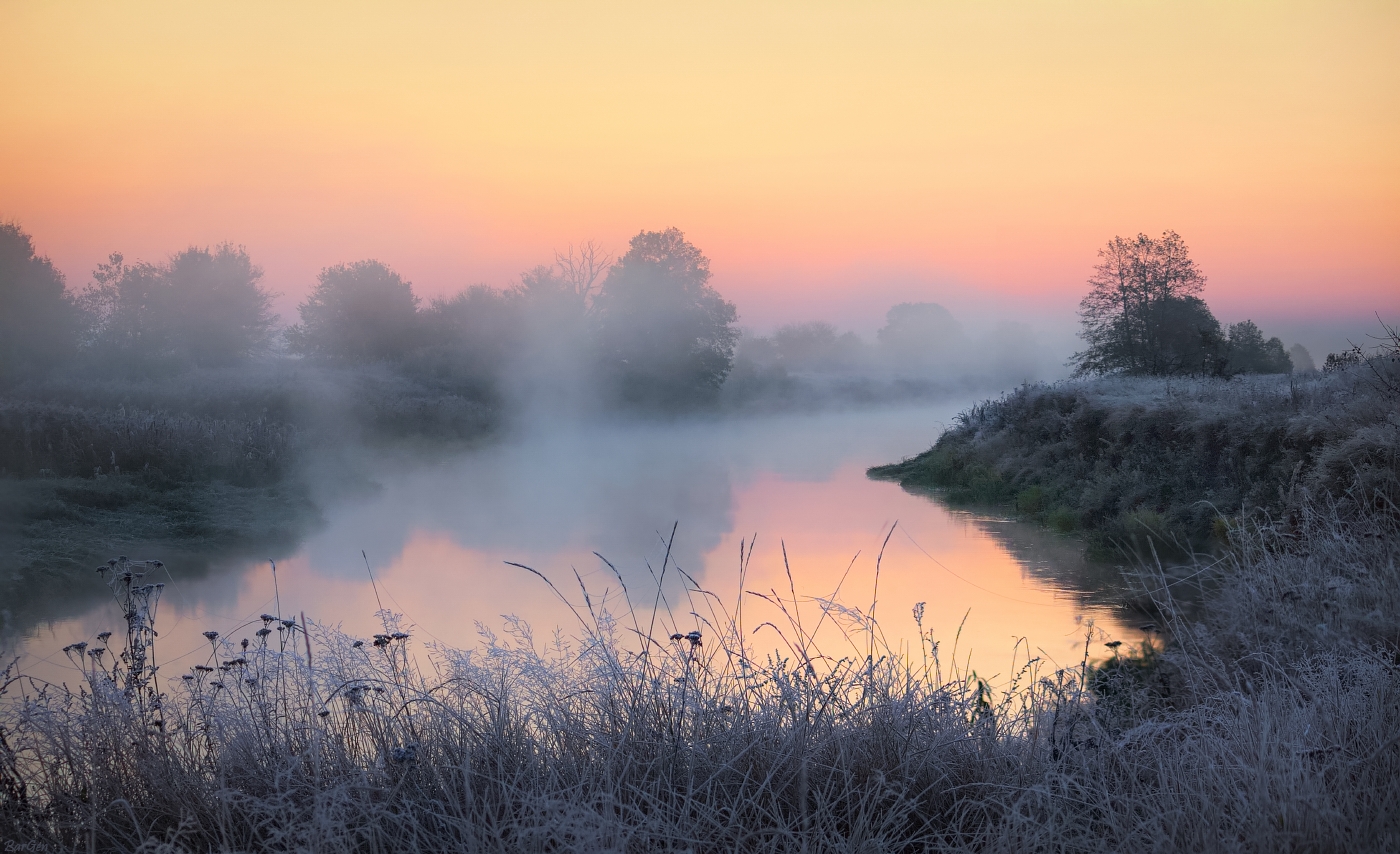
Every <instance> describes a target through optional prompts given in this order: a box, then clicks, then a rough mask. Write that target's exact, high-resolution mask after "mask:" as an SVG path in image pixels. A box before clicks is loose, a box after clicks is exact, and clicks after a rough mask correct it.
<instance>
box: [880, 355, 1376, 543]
mask: <svg viewBox="0 0 1400 854" xmlns="http://www.w3.org/2000/svg"><path fill="white" fill-rule="evenodd" d="M1397 432H1400V421H1397V417H1396V400H1395V397H1394V395H1393V394H1392V393H1390V392H1389V391H1388V390H1387V389H1386V388H1385V387H1384V386H1383V385H1381V384H1380V383H1378V382H1377V380H1376V378H1375V377H1373V376H1371V375H1370V374H1369V373H1367V372H1366V371H1365V370H1363V369H1362V367H1360V366H1358V367H1356V368H1353V369H1352V370H1349V371H1339V372H1334V373H1331V374H1317V373H1312V374H1310V375H1306V376H1298V375H1294V376H1287V375H1282V376H1260V377H1238V378H1235V379H1232V380H1196V379H1183V378H1170V379H1163V378H1109V379H1100V380H1093V381H1085V382H1072V383H1063V384H1059V385H1053V386H1047V385H1035V386H1025V387H1022V388H1020V389H1017V390H1016V391H1014V392H1011V393H1010V394H1007V395H1005V396H1004V397H1002V398H1000V399H998V400H994V401H987V402H985V403H982V404H980V405H978V406H975V407H973V408H971V409H970V410H968V411H967V412H964V413H962V414H961V415H960V416H959V417H958V419H957V420H956V421H955V422H954V424H953V425H952V426H951V427H950V428H949V429H948V430H947V431H945V432H944V433H943V434H942V435H941V436H940V437H939V439H938V441H937V442H936V443H935V444H934V446H933V447H932V448H930V449H928V450H927V451H924V452H923V453H921V454H918V455H917V456H914V457H911V458H909V459H906V460H903V461H901V462H898V463H894V464H891V465H883V466H876V467H874V468H872V469H871V470H870V476H871V477H875V478H881V479H887V480H894V481H898V482H899V483H900V484H902V485H904V486H906V487H919V488H933V489H936V490H938V491H939V494H940V496H941V497H943V498H944V499H946V500H948V501H949V502H952V503H954V504H977V505H994V506H998V507H1000V508H1003V509H1005V510H1010V511H1012V512H1015V513H1017V514H1019V515H1020V516H1022V517H1024V518H1028V519H1031V520H1034V521H1037V522H1040V523H1042V524H1044V525H1047V526H1048V527H1050V528H1052V529H1054V530H1056V531H1060V532H1063V533H1073V532H1078V533H1081V534H1083V535H1086V538H1087V539H1088V540H1089V542H1090V543H1091V546H1093V547H1094V548H1095V549H1096V550H1097V551H1099V552H1100V553H1107V552H1112V551H1119V550H1121V548H1122V547H1123V546H1125V545H1128V544H1131V543H1132V542H1133V541H1134V540H1138V541H1143V540H1150V541H1151V542H1152V544H1153V547H1154V548H1156V549H1157V550H1158V551H1159V552H1160V551H1162V550H1166V551H1167V553H1168V554H1171V556H1172V557H1174V558H1178V559H1179V558H1184V557H1187V556H1189V555H1190V554H1192V553H1195V552H1209V551H1212V550H1217V549H1219V548H1220V547H1222V546H1224V545H1225V544H1226V543H1227V542H1228V536H1229V528H1230V526H1231V525H1233V524H1236V523H1237V522H1238V521H1239V520H1242V519H1276V520H1282V521H1284V522H1285V523H1287V522H1288V521H1289V520H1291V519H1295V517H1296V515H1297V513H1298V512H1299V506H1300V505H1299V502H1300V501H1301V500H1302V498H1303V496H1305V495H1313V496H1328V497H1330V498H1332V499H1334V500H1337V501H1342V502H1352V501H1357V500H1363V499H1362V498H1360V497H1359V496H1364V495H1371V494H1373V493H1375V494H1378V495H1381V496H1383V498H1384V500H1386V501H1390V502H1397V503H1400V490H1397V488H1396V483H1397V477H1400V456H1397V448H1400V442H1397V438H1396V437H1397ZM1365 500H1370V499H1365ZM1144 553H1146V550H1144Z"/></svg>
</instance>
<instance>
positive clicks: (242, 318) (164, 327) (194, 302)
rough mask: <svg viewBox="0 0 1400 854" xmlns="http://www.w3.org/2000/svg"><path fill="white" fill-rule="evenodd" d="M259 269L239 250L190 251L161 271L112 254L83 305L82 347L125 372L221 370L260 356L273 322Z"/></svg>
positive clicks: (229, 247) (95, 274) (227, 247)
mask: <svg viewBox="0 0 1400 854" xmlns="http://www.w3.org/2000/svg"><path fill="white" fill-rule="evenodd" d="M262 275H263V272H262V268H260V267H258V266H257V265H255V264H254V263H253V262H252V259H251V258H249V257H248V253H247V251H246V250H244V249H243V248H242V247H235V246H233V245H231V244H227V243H225V244H223V245H221V246H218V247H216V248H215V249H213V250H210V249H206V248H200V247H195V246H191V247H190V248H188V249H186V250H184V251H183V252H178V253H176V254H175V255H172V256H171V257H170V260H169V261H168V262H166V263H165V264H150V263H146V262H139V263H137V264H134V265H131V266H128V265H127V264H126V260H125V258H123V257H122V255H121V254H119V253H113V254H112V255H111V256H110V257H109V258H108V260H107V263H105V264H99V265H98V267H97V269H96V270H95V271H94V272H93V284H92V285H90V286H89V287H88V288H87V290H85V291H84V292H83V295H82V298H81V301H82V304H83V305H84V307H86V308H87V309H88V312H89V316H90V317H91V320H92V325H91V327H90V330H89V341H88V344H89V346H91V347H92V348H93V349H94V350H96V351H97V353H98V355H99V356H100V357H102V358H107V359H116V360H118V361H120V362H122V363H125V364H127V365H128V366H131V367H148V366H150V365H151V364H153V363H158V362H169V363H180V364H195V365H200V366H217V365H227V364H232V363H234V362H237V361H239V360H240V359H244V358H246V357H248V356H250V355H252V354H254V353H256V352H258V351H259V350H262V349H264V348H266V346H267V344H268V341H269V340H270V338H271V336H272V326H273V324H274V323H275V322H276V320H277V318H276V315H274V314H273V313H272V311H271V303H272V296H271V294H269V293H267V292H266V291H264V290H263V289H262V287H261V285H260V282H261V280H262Z"/></svg>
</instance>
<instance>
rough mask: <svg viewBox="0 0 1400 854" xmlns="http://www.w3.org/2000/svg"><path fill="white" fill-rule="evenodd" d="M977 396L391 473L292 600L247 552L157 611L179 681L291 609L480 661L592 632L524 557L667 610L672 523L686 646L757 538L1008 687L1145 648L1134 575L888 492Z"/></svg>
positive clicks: (759, 640)
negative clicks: (1129, 586)
mask: <svg viewBox="0 0 1400 854" xmlns="http://www.w3.org/2000/svg"><path fill="white" fill-rule="evenodd" d="M964 403H965V402H958V403H949V404H947V405H946V406H932V407H929V406H925V407H919V408H903V409H886V410H879V411H873V412H860V413H831V414H820V415H801V416H798V415H792V416H781V417H768V418H745V419H730V420H719V421H688V422H681V423H674V424H664V425H641V426H629V427H625V428H619V427H617V426H596V427H580V428H570V429H563V428H560V429H549V428H544V429H540V430H537V431H535V432H533V433H532V434H527V435H522V436H517V437H516V438H514V439H513V440H510V441H506V442H501V443H497V444H494V445H492V446H489V447H487V448H483V449H481V450H477V451H473V452H469V453H463V454H460V455H457V456H453V457H450V458H448V459H442V460H436V461H432V462H425V461H422V460H420V461H418V462H416V463H403V462H402V461H396V462H395V463H394V464H393V465H390V464H389V463H388V461H385V462H384V463H383V466H384V470H383V471H380V472H377V473H375V474H373V476H372V480H373V482H374V487H373V488H372V489H359V490H355V491H353V493H352V494H346V495H336V494H333V493H331V494H326V495H322V496H321V497H320V500H319V503H320V505H321V507H322V511H323V515H324V517H325V524H324V525H323V526H321V527H319V528H318V529H316V531H315V532H314V533H313V534H311V535H309V536H308V537H306V538H305V539H304V540H303V541H302V542H301V544H300V545H299V547H298V548H297V549H296V550H295V551H294V553H293V554H291V555H289V556H287V557H285V558H284V559H281V560H279V561H278V562H277V573H276V586H275V587H274V579H273V573H272V571H271V567H270V565H269V563H268V562H267V561H249V560H244V559H238V560H235V559H229V560H227V561H224V562H223V563H222V564H218V563H216V565H215V566H214V567H213V570H212V571H210V572H208V573H207V574H204V575H201V576H200V577H182V576H181V575H180V573H179V571H178V567H173V568H172V573H171V575H170V577H168V578H166V577H161V578H153V579H151V580H158V581H165V582H166V590H165V594H164V597H163V599H162V600H161V604H160V609H159V613H158V617H157V629H158V631H159V632H160V640H159V645H160V646H159V649H158V652H159V658H160V661H161V663H162V672H163V673H164V674H166V675H169V676H176V675H178V674H179V673H180V672H183V670H184V669H185V668H186V667H187V666H189V665H193V664H196V663H202V662H203V660H204V658H205V657H206V656H207V654H208V651H209V648H208V644H207V642H206V641H205V640H204V638H202V637H201V636H200V633H201V632H203V631H205V630H210V629H212V630H215V631H218V632H220V633H221V634H222V635H223V636H224V637H227V638H231V639H238V638H241V637H251V636H252V634H253V632H254V631H255V630H256V629H257V628H259V627H260V626H261V625H262V624H261V623H260V622H258V615H259V614H262V613H264V612H273V611H275V610H276V609H277V608H278V601H279V599H280V609H281V611H282V613H283V614H284V615H290V616H295V615H297V614H300V613H301V612H305V614H306V616H307V618H308V619H310V620H312V621H316V622H321V623H326V624H337V623H339V624H341V625H342V626H343V627H344V628H345V629H346V630H347V631H350V632H353V633H356V634H358V635H359V636H362V637H368V636H369V635H370V634H372V633H373V632H375V631H379V630H380V622H379V620H378V619H377V618H376V617H375V613H376V612H377V611H378V610H379V608H380V606H381V604H382V606H383V607H384V608H386V609H388V610H391V611H394V612H397V613H400V614H402V615H403V619H404V621H405V622H406V623H407V624H408V625H409V630H410V632H411V633H412V634H413V635H414V636H415V638H416V639H417V640H419V641H424V642H432V641H440V642H443V643H447V644H451V645H454V646H469V645H473V644H475V643H477V642H479V639H480V633H481V632H482V631H494V632H497V633H501V632H502V629H503V627H504V626H505V624H506V617H507V616H515V617H519V618H521V619H523V620H526V621H528V622H529V623H531V624H532V625H533V626H534V628H535V633H536V635H537V636H538V637H539V638H540V639H541V640H547V639H548V637H549V636H550V634H551V633H552V631H553V630H554V629H555V628H558V629H560V630H562V631H563V632H564V633H565V634H577V633H578V625H577V622H576V620H575V617H574V615H573V614H572V613H571V612H570V611H569V609H568V608H567V607H566V606H565V605H564V604H563V603H561V602H560V601H559V600H558V598H557V597H556V596H555V594H554V593H553V592H552V591H551V590H550V589H549V588H548V586H547V585H545V583H544V582H542V581H541V580H540V579H538V578H537V577H535V576H533V575H532V574H530V573H529V572H527V571H525V570H523V569H519V568H517V567H514V566H510V565H508V564H507V563H505V562H506V561H512V562H514V563H519V564H525V565H528V566H530V567H533V568H535V569H537V570H539V571H540V572H541V573H543V574H545V575H546V576H548V577H549V578H550V579H551V580H552V581H554V583H555V584H556V585H557V586H558V588H559V590H560V591H561V592H562V593H563V594H564V595H566V596H568V597H569V598H570V599H571V600H573V601H574V603H575V604H576V605H578V606H580V610H584V609H583V608H582V605H583V597H582V595H581V593H580V592H579V581H578V580H576V579H575V577H574V572H575V571H577V573H578V575H579V577H580V578H581V580H582V582H583V584H584V585H586V586H587V588H588V589H589V591H590V596H591V599H592V601H593V605H594V607H595V608H599V607H607V608H609V609H610V610H611V611H613V612H614V613H616V614H618V615H619V616H621V614H622V613H623V612H624V609H625V604H624V603H623V600H622V598H621V595H620V594H621V590H620V587H621V585H620V584H619V581H618V578H617V577H616V576H615V575H614V574H613V573H612V571H611V570H609V569H608V568H607V567H606V566H605V565H604V564H603V563H602V561H601V560H600V559H599V558H598V557H597V556H595V555H594V552H597V553H599V554H601V555H603V556H604V557H606V558H607V559H608V560H609V561H611V562H612V564H613V565H614V566H616V567H617V570H618V571H619V572H620V573H621V575H622V577H623V579H625V581H626V584H627V587H628V589H629V590H630V592H631V595H632V597H633V599H634V600H635V601H636V605H637V608H638V610H646V611H647V612H649V611H650V608H651V605H652V602H653V597H654V594H655V591H656V586H655V582H654V581H653V580H652V579H653V574H654V573H660V572H661V569H662V565H663V561H664V559H665V554H666V550H667V549H666V546H667V540H668V539H669V538H670V536H671V531H672V527H673V525H675V526H676V533H675V538H674V542H673V544H672V549H671V562H670V563H668V564H667V579H666V581H665V584H664V586H663V590H664V593H665V599H666V602H667V603H668V604H669V605H670V611H669V613H670V614H671V619H673V620H674V623H669V622H666V621H665V620H664V619H663V623H665V625H666V628H667V630H668V632H669V629H670V628H671V626H672V625H674V626H675V627H676V628H678V629H679V630H681V631H689V630H690V629H692V628H695V627H696V626H697V625H699V627H700V628H702V630H704V626H703V624H698V623H697V621H696V619H695V618H694V617H692V616H690V615H689V612H690V611H691V610H692V609H694V610H696V611H699V612H701V613H703V614H704V615H705V616H706V617H707V618H711V617H710V606H709V605H707V604H705V602H706V601H707V599H708V597H704V596H698V597H697V596H694V595H692V596H690V597H687V596H686V593H685V591H684V589H683V588H682V585H681V583H680V582H681V580H680V575H679V573H677V572H676V570H675V567H677V566H678V567H679V568H680V569H682V570H684V572H685V573H687V574H689V576H691V577H692V578H693V579H694V580H695V582H696V583H698V584H699V585H700V586H701V587H702V588H704V589H706V590H709V591H711V592H712V593H714V594H715V595H714V598H713V601H715V602H718V603H722V604H723V606H724V608H727V609H728V610H729V611H731V612H733V611H734V609H735V607H736V602H737V600H738V594H739V553H740V548H741V544H743V543H747V542H749V541H750V539H751V538H753V537H755V536H756V547H755V548H754V550H753V553H752V558H751V561H750V564H749V566H748V570H747V574H746V576H745V578H744V587H745V589H746V590H749V591H754V592H755V593H762V594H765V595H766V596H768V597H769V598H770V599H771V598H773V597H774V596H778V597H780V598H782V599H785V600H788V601H789V603H791V601H792V600H793V598H794V592H793V590H794V588H795V599H796V602H797V606H798V608H799V609H800V612H801V614H802V619H803V620H804V622H805V624H806V625H807V626H808V627H810V626H812V625H814V624H815V623H816V622H817V619H818V618H819V617H820V615H821V610H820V609H821V608H822V607H823V606H822V604H821V602H820V601H819V600H821V599H828V600H829V599H831V598H832V597H833V594H835V598H836V599H837V600H838V601H840V602H841V603H843V604H845V605H847V606H850V607H855V608H859V609H861V610H862V611H869V610H870V607H871V603H872V599H873V600H875V602H876V606H875V608H876V611H875V613H876V617H877V618H878V621H879V623H880V626H881V630H882V632H883V633H884V636H885V638H886V640H887V642H888V643H889V644H890V646H891V647H892V648H900V647H903V648H905V649H911V648H912V650H917V649H918V647H917V644H918V641H917V637H918V634H917V632H918V630H917V628H916V626H915V622H914V618H913V609H914V607H915V604H916V603H919V602H923V603H925V605H924V614H923V625H924V628H925V629H926V630H929V629H931V630H932V631H933V633H934V636H935V638H936V639H937V640H938V641H939V642H940V650H941V654H942V655H943V656H944V657H945V659H946V658H948V657H951V655H952V649H953V647H954V645H955V643H956V648H957V660H958V663H959V665H960V666H970V667H972V668H975V669H976V670H977V671H978V673H979V674H980V675H983V676H984V677H986V678H989V679H993V680H995V679H997V678H998V676H999V677H1000V678H1002V679H1004V678H1005V677H1006V675H1007V674H1009V673H1011V672H1012V670H1013V669H1014V668H1015V667H1019V665H1020V664H1021V663H1023V662H1024V660H1025V659H1026V657H1027V655H1028V654H1029V655H1040V656H1044V657H1045V658H1046V659H1047V660H1049V661H1052V662H1054V663H1056V664H1060V665H1069V664H1073V663H1077V662H1078V661H1079V660H1080V658H1081V656H1082V655H1083V652H1084V649H1085V643H1086V634H1088V633H1089V632H1090V627H1089V623H1090V622H1092V624H1093V632H1092V633H1093V639H1092V641H1091V642H1090V654H1091V655H1092V656H1094V657H1101V656H1102V655H1103V654H1104V652H1105V650H1104V648H1103V643H1104V642H1105V641H1107V640H1109V639H1110V638H1117V639H1121V640H1125V641H1128V642H1136V641H1137V640H1138V639H1139V637H1140V633H1139V632H1138V630H1137V628H1136V627H1135V626H1128V625H1124V624H1122V623H1121V622H1120V621H1119V620H1118V619H1117V617H1116V616H1115V614H1114V612H1113V610H1112V609H1111V608H1110V607H1108V606H1107V605H1105V604H1101V603H1104V602H1106V601H1107V600H1106V597H1105V596H1104V595H1103V591H1104V589H1105V588H1106V586H1108V585H1110V584H1111V579H1112V575H1113V573H1112V571H1111V570H1106V569H1105V568H1103V567H1096V566H1093V565H1090V564H1086V563H1085V562H1084V561H1083V559H1082V557H1081V549H1080V547H1079V545H1078V544H1077V543H1075V542H1074V541H1071V540H1066V539H1063V538H1059V537H1055V536H1054V535H1051V534H1048V533H1046V532H1044V531H1041V530H1039V529H1037V528H1034V527H1032V526H1027V525H1023V524H1019V523H1015V522H1010V521H1006V520H997V519H988V518H983V517H979V516H976V515H972V514H968V513H964V512H958V511H953V510H950V509H948V508H947V507H945V506H943V505H942V504H940V503H938V502H937V501H936V500H933V499H932V498H930V497H927V496H921V495H916V494H911V493H909V492H906V491H904V490H903V489H901V488H900V487H899V486H898V485H896V484H892V483H886V482H877V481H871V480H868V479H867V478H866V477H865V469H866V467H868V466H870V465H874V464H877V463H884V462H889V461H892V460H897V459H900V458H902V457H905V456H909V455H912V454H914V453H917V452H919V451H922V450H924V449H925V448H927V447H928V446H929V445H930V444H931V443H932V442H933V440H934V439H935V438H936V437H937V435H938V433H939V431H940V430H941V428H942V426H943V425H944V424H945V423H947V422H948V421H949V420H950V419H951V418H952V416H953V415H954V414H955V413H956V412H957V411H958V410H959V409H961V408H963V405H964ZM896 523H897V524H896ZM892 526H893V533H891V527H892ZM887 537H888V541H887V543H886V538H887ZM882 544H884V554H883V559H881V560H880V566H879V579H878V592H877V584H876V563H877V557H878V556H879V555H880V552H881V547H882ZM784 549H786V567H788V568H790V569H791V576H792V580H793V583H792V585H791V586H790V585H789V580H788V579H789V577H788V572H787V569H786V568H785V563H784V557H783V553H784ZM362 551H363V553H364V554H363V556H362V554H361V552H362ZM366 564H368V569H367V566H366ZM371 570H372V572H373V577H374V580H375V582H376V584H374V585H372V584H371V582H370V571H371ZM843 578H844V581H843V580H842V579H843ZM838 589H839V592H838ZM1096 603H1099V604H1096ZM743 607H744V612H743V622H744V626H745V629H746V631H749V632H750V633H751V636H752V639H753V642H754V644H755V645H756V646H757V647H758V648H760V649H775V648H778V647H779V646H780V645H781V644H782V643H783V639H782V638H781V637H779V636H778V634H777V633H776V632H775V631H774V630H773V628H772V627H770V626H762V625H761V624H762V623H763V622H764V621H766V620H773V621H774V622H775V623H776V624H777V625H779V626H785V625H786V621H785V620H781V619H777V617H779V616H780V615H778V614H777V613H776V609H774V608H773V607H772V606H771V605H769V604H768V603H767V602H765V601H764V600H763V599H761V598H759V597H758V596H755V595H749V596H746V597H745V604H744V606H743ZM789 609H790V610H791V605H789ZM711 619H712V618H711ZM119 621H120V617H119V614H118V611H117V609H116V606H115V604H113V603H111V602H110V601H109V602H106V603H104V604H101V605H98V606H94V607H92V608H91V609H89V610H88V611H86V612H85V613H82V614H80V615H78V616H76V617H72V618H67V619H63V620H60V621H57V622H52V623H49V624H46V625H43V626H40V627H38V628H36V629H33V630H31V631H30V632H29V633H28V634H27V635H26V636H25V637H24V638H23V640H22V641H21V646H22V649H21V650H20V651H21V652H22V653H23V654H25V656H26V661H25V669H26V671H27V672H30V673H32V674H35V675H43V676H45V677H48V678H59V679H63V678H68V679H71V676H72V674H71V673H70V674H69V675H68V676H66V677H65V676H64V673H65V668H67V667H69V666H68V665H67V664H66V661H65V659H64V657H63V655H62V654H61V653H59V652H58V650H59V648H60V647H62V646H63V645H65V644H68V643H72V642H74V641H77V640H87V641H89V642H90V643H91V642H95V641H94V638H95V636H96V634H97V633H98V632H101V631H103V630H118V632H117V634H118V636H120V628H121V626H120V625H119ZM629 622H630V621H629ZM643 624H644V625H645V618H643ZM753 627H758V628H756V629H755V628H753ZM960 627H961V628H960ZM659 631H660V628H658V632H659ZM114 640H115V638H114ZM821 643H822V645H823V647H824V651H825V652H827V654H829V655H832V656H833V657H840V656H842V655H847V654H851V653H852V652H853V650H854V646H853V644H852V643H851V642H849V641H847V640H846V639H845V637H844V636H843V635H842V633H841V632H840V629H839V627H838V626H837V621H834V620H831V619H828V621H827V623H826V626H825V628H824V629H823V630H822V635H821ZM860 650H861V654H862V655H863V654H864V653H863V650H864V643H863V642H860Z"/></svg>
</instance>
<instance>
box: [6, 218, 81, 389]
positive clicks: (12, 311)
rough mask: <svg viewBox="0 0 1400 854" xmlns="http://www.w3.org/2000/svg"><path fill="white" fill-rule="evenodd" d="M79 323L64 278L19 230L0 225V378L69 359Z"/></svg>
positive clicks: (16, 226)
mask: <svg viewBox="0 0 1400 854" xmlns="http://www.w3.org/2000/svg"><path fill="white" fill-rule="evenodd" d="M80 320H81V315H80V312H79V310H78V307H77V306H76V305H75V303H74V301H73V299H72V298H71V297H70V296H69V295H68V293H67V291H65V290H64V280H63V274H62V273H60V272H59V271H58V269H57V268H55V267H54V265H53V263H52V262H50V261H49V259H48V258H45V257H43V256H41V255H36V254H35V252H34V242H33V240H31V239H30V237H29V235H28V234H25V233H24V231H23V230H21V229H20V227H19V226H18V225H16V224H14V223H0V378H4V377H12V376H14V375H16V374H17V373H18V372H19V371H21V370H36V369H42V368H46V367H49V366H51V365H54V364H56V363H59V362H61V361H63V360H65V359H67V358H69V357H70V356H71V355H72V354H73V352H74V351H75V348H76V347H77V340H78V338H77V336H78V330H79V328H80Z"/></svg>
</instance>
